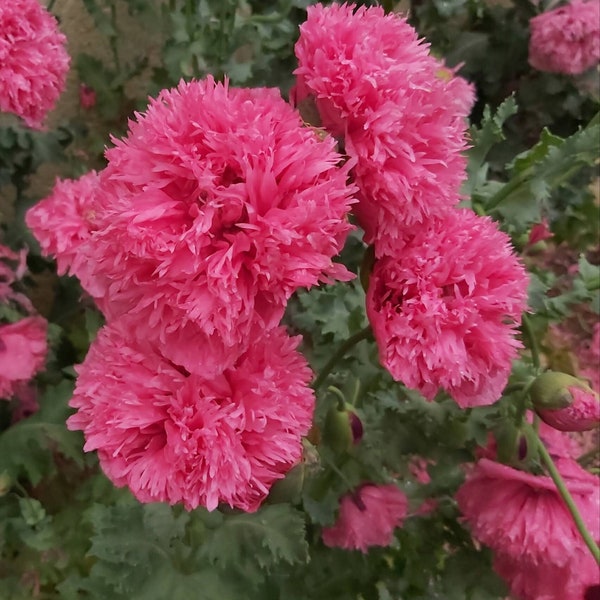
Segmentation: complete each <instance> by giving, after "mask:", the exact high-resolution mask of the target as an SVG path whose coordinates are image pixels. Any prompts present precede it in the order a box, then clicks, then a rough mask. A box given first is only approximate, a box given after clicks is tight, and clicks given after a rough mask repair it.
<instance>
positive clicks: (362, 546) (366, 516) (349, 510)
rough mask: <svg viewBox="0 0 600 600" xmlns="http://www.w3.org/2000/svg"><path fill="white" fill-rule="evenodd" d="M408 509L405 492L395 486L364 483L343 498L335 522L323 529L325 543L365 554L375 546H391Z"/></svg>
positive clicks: (331, 546) (332, 546)
mask: <svg viewBox="0 0 600 600" xmlns="http://www.w3.org/2000/svg"><path fill="white" fill-rule="evenodd" d="M407 508H408V500H407V499H406V496H405V494H404V492H402V491H401V490H399V489H398V488H397V487H396V486H395V485H393V484H390V485H374V484H366V485H363V486H361V487H360V488H358V489H357V490H355V491H353V492H351V493H349V494H347V495H345V496H344V497H343V498H342V499H341V501H340V512H339V515H338V518H337V521H336V523H335V525H333V526H332V527H324V528H323V542H324V544H325V545H326V546H329V547H330V548H344V549H345V550H360V551H361V552H364V553H366V552H367V549H368V548H370V547H371V546H389V545H390V544H391V543H392V539H393V537H394V529H396V527H400V526H401V525H402V522H403V520H404V517H406V511H407Z"/></svg>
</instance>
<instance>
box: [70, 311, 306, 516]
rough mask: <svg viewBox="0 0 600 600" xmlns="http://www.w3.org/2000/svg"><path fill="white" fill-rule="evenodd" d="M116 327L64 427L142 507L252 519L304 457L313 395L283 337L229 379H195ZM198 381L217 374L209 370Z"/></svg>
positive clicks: (256, 344)
mask: <svg viewBox="0 0 600 600" xmlns="http://www.w3.org/2000/svg"><path fill="white" fill-rule="evenodd" d="M125 336H126V331H124V329H123V328H122V327H121V325H120V324H119V322H118V321H117V322H114V323H112V324H109V325H108V326H106V327H105V328H104V329H102V330H101V331H100V333H99V334H98V337H97V339H96V340H95V341H94V343H93V344H92V346H91V347H90V351H89V353H88V355H87V357H86V359H85V362H84V363H83V364H82V365H80V366H79V367H78V368H77V371H78V373H79V378H78V380H77V387H76V389H75V394H74V396H73V398H72V400H71V402H70V405H71V406H72V407H73V408H76V409H77V413H76V414H74V415H73V416H71V417H70V418H69V420H68V422H67V425H68V427H69V429H81V430H82V431H83V432H84V436H85V439H86V443H85V446H84V450H85V451H86V452H89V451H91V450H97V451H98V456H99V459H100V464H101V466H102V468H103V470H104V472H105V473H106V475H107V476H108V477H109V479H110V480H111V481H112V482H113V483H114V484H115V485H117V486H124V485H127V486H128V487H129V488H130V489H131V491H132V492H133V493H134V495H135V496H136V498H138V500H140V501H141V502H157V501H165V502H169V503H170V504H175V503H183V504H184V506H185V507H186V508H187V509H188V510H191V509H194V508H196V507H197V506H205V507H206V508H208V510H213V509H214V508H216V507H217V505H218V504H219V503H226V504H229V505H230V506H232V507H237V508H240V509H242V510H245V511H248V512H252V511H255V510H256V509H257V508H258V507H259V505H260V503H261V502H262V500H263V499H264V498H265V497H266V496H267V494H268V492H269V489H270V487H271V485H272V484H273V483H274V482H275V481H276V480H278V479H282V478H283V477H284V476H285V474H286V473H287V471H289V470H290V469H291V468H292V467H293V466H294V465H296V464H297V463H298V462H299V461H300V459H301V456H302V443H301V437H302V436H303V435H306V433H308V430H309V428H310V426H311V421H312V413H313V409H314V394H313V392H312V390H311V389H310V388H309V387H308V385H307V384H308V382H309V381H310V379H311V371H310V369H309V368H308V366H307V364H306V361H305V359H304V358H303V357H302V355H301V354H299V353H298V352H297V351H296V346H297V345H298V343H299V341H300V338H290V337H288V336H287V335H286V333H285V331H284V329H283V328H276V329H274V330H272V331H271V332H269V333H268V334H267V335H266V336H265V337H263V338H259V339H255V340H253V343H252V345H251V347H250V349H249V350H248V351H247V352H246V353H245V354H242V355H241V356H240V357H239V358H238V360H237V361H236V363H235V364H234V365H233V366H232V368H231V369H228V370H225V371H223V372H221V373H219V374H217V375H214V376H212V377H207V376H204V375H198V374H190V373H189V372H188V371H187V370H186V369H184V368H183V367H181V366H179V365H177V364H174V363H173V362H172V361H171V360H169V359H167V358H165V357H164V356H163V354H162V353H161V351H160V349H159V348H157V347H153V346H152V345H150V344H148V343H147V342H146V341H144V342H140V343H136V342H133V341H130V340H128V339H127V338H126V337H125ZM197 371H198V372H199V373H214V372H215V368H214V366H213V365H209V364H207V363H206V362H201V363H200V364H199V365H198V369H197Z"/></svg>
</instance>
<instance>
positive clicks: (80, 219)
mask: <svg viewBox="0 0 600 600" xmlns="http://www.w3.org/2000/svg"><path fill="white" fill-rule="evenodd" d="M97 187H98V174H97V173H96V171H90V172H89V173H86V174H85V175H83V176H82V177H80V178H79V179H64V180H61V179H57V180H56V183H55V184H54V189H53V190H52V193H51V194H50V195H49V196H48V197H46V198H44V199H43V200H41V201H40V202H38V203H37V204H36V205H35V206H33V207H32V208H30V209H29V210H28V211H27V213H26V215H25V222H26V223H27V226H28V227H29V228H30V229H31V230H32V231H33V234H34V235H35V237H36V239H37V240H38V242H39V243H40V246H41V247H42V252H43V254H44V255H45V256H52V257H54V258H55V259H56V263H57V266H58V274H59V275H64V274H65V273H66V272H67V271H68V270H69V269H70V268H71V265H72V264H73V260H74V258H75V255H76V254H77V252H78V250H79V247H80V246H81V244H82V243H83V242H85V241H86V240H87V239H89V237H90V235H91V233H92V231H93V230H94V229H95V227H94V215H95V207H94V198H95V194H96V189H97Z"/></svg>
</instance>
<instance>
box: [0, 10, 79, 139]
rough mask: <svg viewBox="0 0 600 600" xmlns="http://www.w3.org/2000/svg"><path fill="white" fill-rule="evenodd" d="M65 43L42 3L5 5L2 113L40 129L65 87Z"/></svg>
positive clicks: (0, 54)
mask: <svg viewBox="0 0 600 600" xmlns="http://www.w3.org/2000/svg"><path fill="white" fill-rule="evenodd" d="M65 44H66V38H65V36H64V35H63V34H62V33H60V31H59V30H58V24H57V22H56V19H55V18H54V17H53V16H52V15H51V14H50V13H49V12H48V11H47V10H46V9H45V8H44V7H43V6H42V5H41V4H40V3H39V1H38V0H10V1H7V2H2V3H0V110H2V111H5V112H10V113H14V114H16V115H18V116H20V117H21V118H22V119H23V120H24V121H25V123H26V124H27V125H28V126H29V127H33V128H36V129H40V128H41V127H42V123H43V121H44V118H45V117H46V114H47V113H48V112H49V111H50V110H52V108H53V107H54V105H55V103H56V101H57V100H58V97H59V96H60V94H61V93H62V91H63V89H64V87H65V80H66V77H67V71H68V69H69V61H70V58H69V55H68V54H67V51H66V49H65Z"/></svg>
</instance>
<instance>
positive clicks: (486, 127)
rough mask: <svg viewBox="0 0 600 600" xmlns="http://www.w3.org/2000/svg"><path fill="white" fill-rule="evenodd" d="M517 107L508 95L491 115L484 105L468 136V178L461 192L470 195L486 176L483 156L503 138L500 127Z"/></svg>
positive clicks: (515, 111) (487, 107)
mask: <svg viewBox="0 0 600 600" xmlns="http://www.w3.org/2000/svg"><path fill="white" fill-rule="evenodd" d="M517 110H518V107H517V103H516V101H515V99H514V97H513V96H510V97H508V98H507V99H506V100H504V102H502V104H500V106H498V108H497V109H496V112H495V113H494V114H493V115H492V112H491V110H490V107H489V106H486V107H485V109H484V112H483V119H482V121H481V125H480V126H479V127H471V129H470V132H469V133H470V137H471V141H472V147H471V148H470V149H469V151H468V153H467V156H468V159H469V162H468V164H467V174H468V179H467V181H466V182H465V184H464V186H463V190H462V191H463V193H464V194H465V195H467V196H470V195H471V194H472V193H473V192H474V191H475V190H478V189H479V188H480V187H481V186H482V185H483V184H484V183H485V180H486V178H487V170H488V167H487V164H486V163H485V158H486V156H487V155H488V152H489V151H490V150H491V149H492V147H493V146H494V145H495V144H497V143H498V142H501V141H502V140H503V139H504V133H503V131H502V128H503V126H504V123H505V122H506V120H507V119H509V118H510V117H512V116H513V115H515V114H516V113H517Z"/></svg>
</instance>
